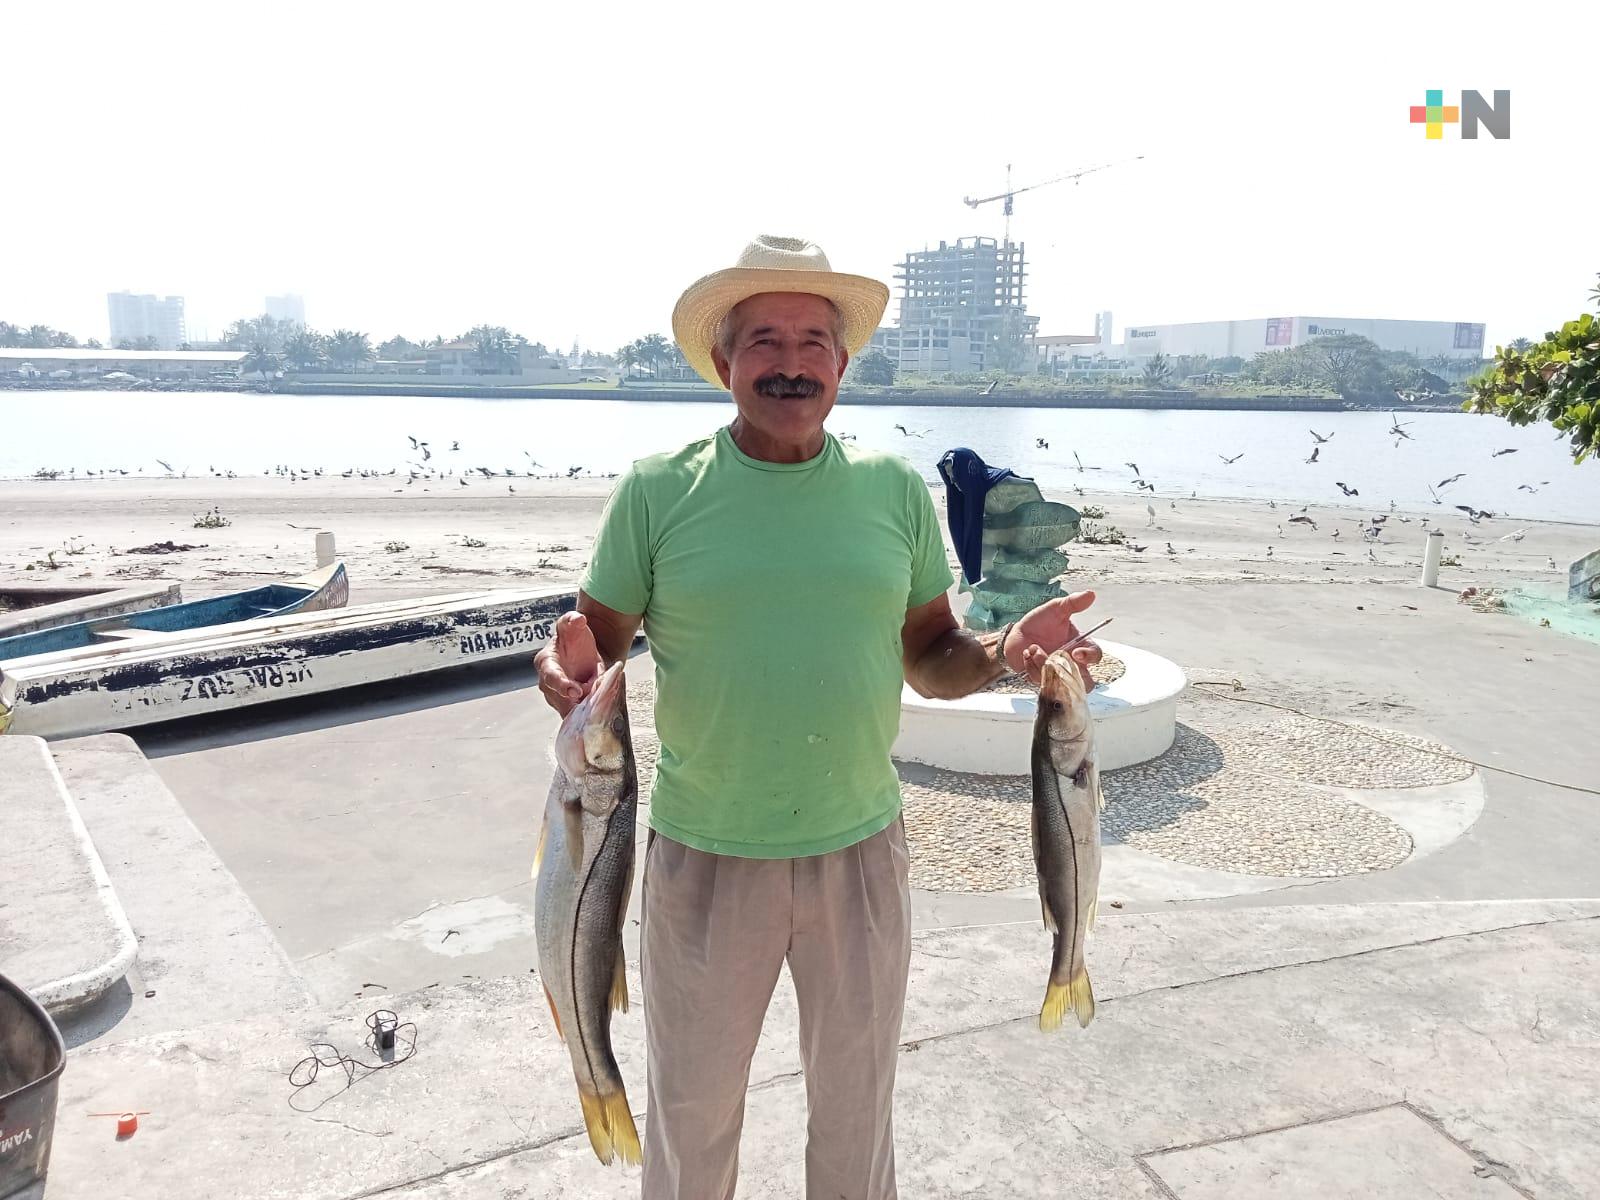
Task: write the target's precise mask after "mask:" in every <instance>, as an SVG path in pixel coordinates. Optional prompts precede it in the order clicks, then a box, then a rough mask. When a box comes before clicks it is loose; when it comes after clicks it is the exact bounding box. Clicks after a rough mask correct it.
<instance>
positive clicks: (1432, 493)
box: [1428, 483, 1444, 504]
mask: <svg viewBox="0 0 1600 1200" xmlns="http://www.w3.org/2000/svg"><path fill="white" fill-rule="evenodd" d="M1428 495H1430V496H1432V497H1433V502H1434V503H1435V504H1443V503H1444V501H1443V500H1441V499H1439V493H1438V492H1436V491H1434V490H1433V484H1431V483H1430V484H1429V485H1428Z"/></svg>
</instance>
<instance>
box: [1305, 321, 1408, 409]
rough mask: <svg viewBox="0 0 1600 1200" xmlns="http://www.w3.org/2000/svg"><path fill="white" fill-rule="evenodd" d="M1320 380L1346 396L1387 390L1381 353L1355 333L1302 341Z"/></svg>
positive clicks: (1347, 397) (1385, 371)
mask: <svg viewBox="0 0 1600 1200" xmlns="http://www.w3.org/2000/svg"><path fill="white" fill-rule="evenodd" d="M1306 350H1307V351H1308V352H1309V354H1310V359H1311V363H1312V364H1314V367H1320V370H1318V371H1317V372H1316V373H1317V374H1318V375H1319V376H1320V377H1321V379H1320V381H1323V382H1326V383H1328V384H1329V385H1331V386H1332V388H1333V390H1334V391H1336V392H1338V393H1339V395H1341V396H1343V397H1344V398H1345V399H1346V400H1350V399H1354V398H1356V397H1359V396H1373V395H1377V394H1379V393H1382V392H1384V391H1386V390H1388V372H1387V370H1386V368H1385V364H1384V361H1383V354H1382V352H1381V351H1380V350H1379V349H1378V347H1377V344H1376V343H1375V342H1373V341H1372V340H1371V339H1370V338H1364V337H1362V336H1361V335H1360V334H1355V333H1336V334H1331V335H1329V336H1328V337H1319V338H1313V339H1312V340H1311V341H1310V342H1308V343H1306Z"/></svg>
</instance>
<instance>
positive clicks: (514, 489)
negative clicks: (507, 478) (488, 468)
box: [506, 483, 517, 496]
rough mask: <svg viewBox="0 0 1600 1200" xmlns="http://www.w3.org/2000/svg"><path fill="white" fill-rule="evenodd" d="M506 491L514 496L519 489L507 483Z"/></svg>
mask: <svg viewBox="0 0 1600 1200" xmlns="http://www.w3.org/2000/svg"><path fill="white" fill-rule="evenodd" d="M506 491H507V492H509V493H511V495H513V496H515V495H516V494H517V489H516V488H514V487H512V486H511V485H510V484H509V483H508V484H506Z"/></svg>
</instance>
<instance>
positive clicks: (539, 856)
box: [530, 820, 550, 879]
mask: <svg viewBox="0 0 1600 1200" xmlns="http://www.w3.org/2000/svg"><path fill="white" fill-rule="evenodd" d="M549 832H550V822H549V821H547V820H546V821H540V822H539V846H538V849H536V850H535V851H534V852H533V870H532V872H530V878H533V879H537V878H539V864H540V863H542V862H544V839H545V835H546V834H548V833H549Z"/></svg>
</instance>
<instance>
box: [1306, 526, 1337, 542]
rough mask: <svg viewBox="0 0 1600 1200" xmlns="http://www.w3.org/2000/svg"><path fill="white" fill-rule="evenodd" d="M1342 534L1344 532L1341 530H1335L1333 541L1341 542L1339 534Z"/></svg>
mask: <svg viewBox="0 0 1600 1200" xmlns="http://www.w3.org/2000/svg"><path fill="white" fill-rule="evenodd" d="M1311 528H1313V529H1315V528H1316V526H1315V525H1313V526H1312V527H1311ZM1342 532H1344V531H1343V530H1340V529H1335V530H1334V531H1333V540H1334V541H1336V542H1337V541H1338V540H1339V534H1341V533H1342Z"/></svg>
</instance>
